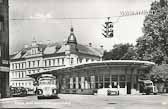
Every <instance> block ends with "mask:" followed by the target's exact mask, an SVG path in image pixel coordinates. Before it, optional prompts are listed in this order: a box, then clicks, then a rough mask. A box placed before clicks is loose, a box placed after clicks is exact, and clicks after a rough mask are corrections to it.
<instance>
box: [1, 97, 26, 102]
mask: <svg viewBox="0 0 168 109" xmlns="http://www.w3.org/2000/svg"><path fill="white" fill-rule="evenodd" d="M25 98H26V97H10V98H1V99H0V102H3V101H12V100H18V99H25Z"/></svg>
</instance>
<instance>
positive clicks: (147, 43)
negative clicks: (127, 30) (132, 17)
mask: <svg viewBox="0 0 168 109" xmlns="http://www.w3.org/2000/svg"><path fill="white" fill-rule="evenodd" d="M167 16H168V6H167V5H165V6H164V7H162V6H161V5H160V2H156V1H155V2H153V3H152V4H151V9H150V11H149V14H148V15H147V16H146V17H145V20H144V24H143V33H144V35H143V36H142V37H140V38H139V39H138V40H137V44H136V47H137V51H136V53H137V54H138V59H140V60H148V61H153V62H155V63H157V64H162V62H163V61H167V57H168V17H167Z"/></svg>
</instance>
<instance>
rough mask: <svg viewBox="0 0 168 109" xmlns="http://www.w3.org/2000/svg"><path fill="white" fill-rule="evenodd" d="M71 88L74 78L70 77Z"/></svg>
mask: <svg viewBox="0 0 168 109" xmlns="http://www.w3.org/2000/svg"><path fill="white" fill-rule="evenodd" d="M70 89H73V78H72V77H71V78H70Z"/></svg>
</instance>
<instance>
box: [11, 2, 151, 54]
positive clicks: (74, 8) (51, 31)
mask: <svg viewBox="0 0 168 109" xmlns="http://www.w3.org/2000/svg"><path fill="white" fill-rule="evenodd" d="M152 1H154V0H9V19H10V20H9V21H10V22H9V33H10V34H9V35H10V36H9V37H10V53H13V52H15V51H17V50H20V49H21V48H23V47H24V45H25V44H30V43H31V41H32V40H33V39H35V40H36V41H42V42H46V41H51V42H62V41H65V40H67V38H68V36H69V34H70V27H71V26H72V27H73V28H74V34H75V36H76V38H77V41H78V43H82V44H85V45H88V44H89V43H92V45H93V46H94V47H100V45H103V46H104V49H106V50H110V49H112V46H113V45H114V44H119V43H131V44H136V39H137V38H138V37H140V36H142V35H143V33H142V27H143V21H144V18H145V14H141V15H133V16H125V17H119V16H121V12H123V11H129V12H132V11H134V12H139V11H143V10H146V11H148V10H149V9H150V4H151V3H152ZM109 16H110V17H111V19H110V20H111V21H112V22H114V37H113V38H105V37H103V35H102V29H103V26H102V25H103V24H104V23H105V22H106V21H107V17H109ZM69 18H70V19H69ZM72 18H80V19H72ZM86 18H87V19H86Z"/></svg>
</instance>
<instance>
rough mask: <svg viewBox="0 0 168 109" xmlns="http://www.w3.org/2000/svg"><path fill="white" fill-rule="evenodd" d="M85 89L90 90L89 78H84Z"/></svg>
mask: <svg viewBox="0 0 168 109" xmlns="http://www.w3.org/2000/svg"><path fill="white" fill-rule="evenodd" d="M85 89H90V77H88V76H87V77H85Z"/></svg>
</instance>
